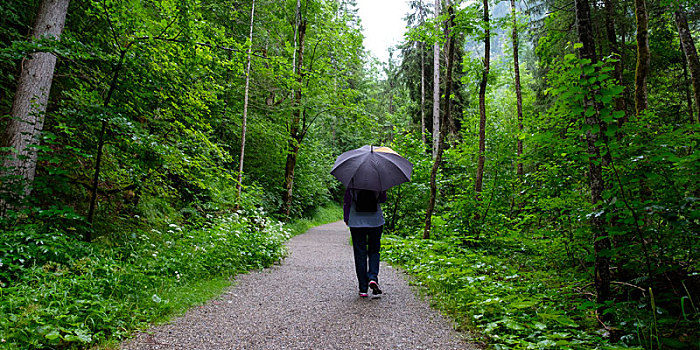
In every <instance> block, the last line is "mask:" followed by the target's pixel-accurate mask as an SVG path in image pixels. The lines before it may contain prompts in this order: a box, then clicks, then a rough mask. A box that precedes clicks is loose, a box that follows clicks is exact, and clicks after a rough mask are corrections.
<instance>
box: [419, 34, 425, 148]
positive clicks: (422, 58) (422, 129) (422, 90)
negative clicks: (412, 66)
mask: <svg viewBox="0 0 700 350" xmlns="http://www.w3.org/2000/svg"><path fill="white" fill-rule="evenodd" d="M424 51H425V43H422V42H421V43H420V138H421V141H422V142H423V145H425V52H424Z"/></svg>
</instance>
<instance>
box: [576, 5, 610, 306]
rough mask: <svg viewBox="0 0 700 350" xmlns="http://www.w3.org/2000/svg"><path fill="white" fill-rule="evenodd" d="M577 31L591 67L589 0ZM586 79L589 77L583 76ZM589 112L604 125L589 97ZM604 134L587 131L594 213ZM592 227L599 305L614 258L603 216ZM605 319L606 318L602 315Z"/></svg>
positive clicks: (601, 185) (589, 119)
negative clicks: (601, 136) (611, 257)
mask: <svg viewBox="0 0 700 350" xmlns="http://www.w3.org/2000/svg"><path fill="white" fill-rule="evenodd" d="M576 28H577V32H578V39H579V41H580V42H581V43H582V44H583V47H582V48H581V58H582V59H589V60H591V64H593V63H595V62H596V55H595V43H594V41H593V32H592V25H591V17H590V7H589V5H588V0H576ZM583 78H584V79H585V78H586V77H585V76H583ZM584 104H585V106H584V107H585V109H590V108H595V109H596V113H592V114H591V115H590V116H586V117H585V123H586V124H587V125H589V126H591V127H595V126H600V121H599V120H598V108H599V106H597V105H596V104H595V102H594V100H593V99H591V98H590V97H586V98H585V100H584ZM599 135H602V134H600V133H593V132H592V131H587V132H586V143H587V146H588V147H587V151H588V179H589V185H590V188H591V203H592V204H593V206H594V209H593V210H594V211H595V212H599V211H600V210H601V202H602V200H603V190H604V189H605V181H604V179H603V168H602V163H603V160H602V157H601V155H600V150H599V148H598V146H597V145H596V142H597V141H598V137H599ZM590 220H591V226H592V228H593V248H594V255H595V257H594V260H595V261H594V265H595V281H594V283H595V289H596V295H597V302H598V304H599V305H603V303H605V301H607V300H609V298H610V258H609V257H607V256H606V255H605V254H604V252H605V251H608V250H609V249H610V239H609V238H608V233H607V230H606V228H605V221H604V216H603V215H591V216H590ZM601 317H604V315H603V314H602V313H601Z"/></svg>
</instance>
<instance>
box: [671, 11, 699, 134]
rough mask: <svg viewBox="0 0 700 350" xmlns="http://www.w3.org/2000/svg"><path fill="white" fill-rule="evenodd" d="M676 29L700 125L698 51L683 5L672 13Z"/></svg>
mask: <svg viewBox="0 0 700 350" xmlns="http://www.w3.org/2000/svg"><path fill="white" fill-rule="evenodd" d="M674 18H675V20H676V27H678V36H679V37H680V39H681V48H682V49H683V53H684V54H685V60H686V62H687V65H688V70H689V71H690V80H691V81H692V85H693V92H694V94H695V96H694V97H695V107H696V109H697V111H698V117H697V122H698V123H700V60H698V51H697V50H696V49H695V43H694V42H693V37H692V35H691V34H690V29H689V28H688V18H687V16H686V13H685V9H684V8H683V5H679V6H678V10H676V12H675V13H674Z"/></svg>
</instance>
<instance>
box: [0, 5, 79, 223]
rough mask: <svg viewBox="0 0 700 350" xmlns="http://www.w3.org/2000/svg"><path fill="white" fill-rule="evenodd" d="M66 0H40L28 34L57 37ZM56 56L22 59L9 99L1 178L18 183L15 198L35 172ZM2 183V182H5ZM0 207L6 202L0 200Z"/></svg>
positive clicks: (46, 54)
mask: <svg viewBox="0 0 700 350" xmlns="http://www.w3.org/2000/svg"><path fill="white" fill-rule="evenodd" d="M69 2H70V0H44V1H43V2H42V3H41V6H40V7H39V13H38V14H37V18H36V23H35V24H34V29H33V30H32V38H33V39H39V38H53V39H56V40H59V39H60V37H61V32H63V27H64V26H65V22H66V14H67V13H68V4H69ZM55 67H56V56H55V55H54V54H53V53H50V52H35V53H32V54H30V55H29V56H28V57H27V58H25V59H24V61H23V62H22V72H21V73H20V77H19V81H18V83H17V91H16V93H15V97H14V101H13V103H12V112H11V116H12V117H11V118H9V120H8V121H7V126H6V128H5V132H4V133H3V135H2V140H0V141H1V142H0V143H1V145H2V146H3V147H8V148H10V149H12V152H11V153H10V154H7V155H6V158H5V160H4V161H3V167H4V169H5V170H4V171H3V174H2V176H3V177H4V178H7V177H11V178H14V179H16V181H15V180H14V179H13V180H12V181H10V183H11V184H13V185H19V186H21V190H20V191H19V198H17V199H19V200H21V199H23V198H25V197H26V196H28V195H29V194H30V193H31V186H32V183H33V181H34V175H35V174H36V162H37V151H36V149H35V147H36V146H38V145H39V139H40V136H41V132H42V129H43V128H44V118H45V113H46V106H47V104H48V101H49V94H50V92H51V84H52V81H53V73H54V68H55ZM5 186H6V184H5ZM0 204H1V205H2V207H3V208H2V209H3V210H4V209H6V208H5V207H6V206H7V205H8V203H0Z"/></svg>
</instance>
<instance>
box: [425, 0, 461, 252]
mask: <svg viewBox="0 0 700 350" xmlns="http://www.w3.org/2000/svg"><path fill="white" fill-rule="evenodd" d="M447 11H448V13H449V15H450V18H449V20H448V22H447V67H446V70H447V72H445V81H446V82H450V81H452V67H453V66H454V51H455V40H454V38H453V37H452V29H453V28H454V8H453V5H448V7H447ZM450 95H452V84H445V117H444V120H442V123H441V124H440V125H441V130H439V132H438V135H439V140H438V149H437V154H436V156H435V159H434V161H433V167H432V169H431V171H430V199H429V200H428V208H427V209H426V212H425V227H424V228H423V239H429V238H430V230H431V226H432V217H433V210H434V209H435V202H436V200H437V173H438V170H439V169H440V163H441V162H442V153H443V149H444V146H443V143H444V142H443V141H444V139H445V134H446V133H447V130H446V129H447V127H446V125H447V123H446V121H447V120H448V119H449V118H450V110H451V106H450Z"/></svg>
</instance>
